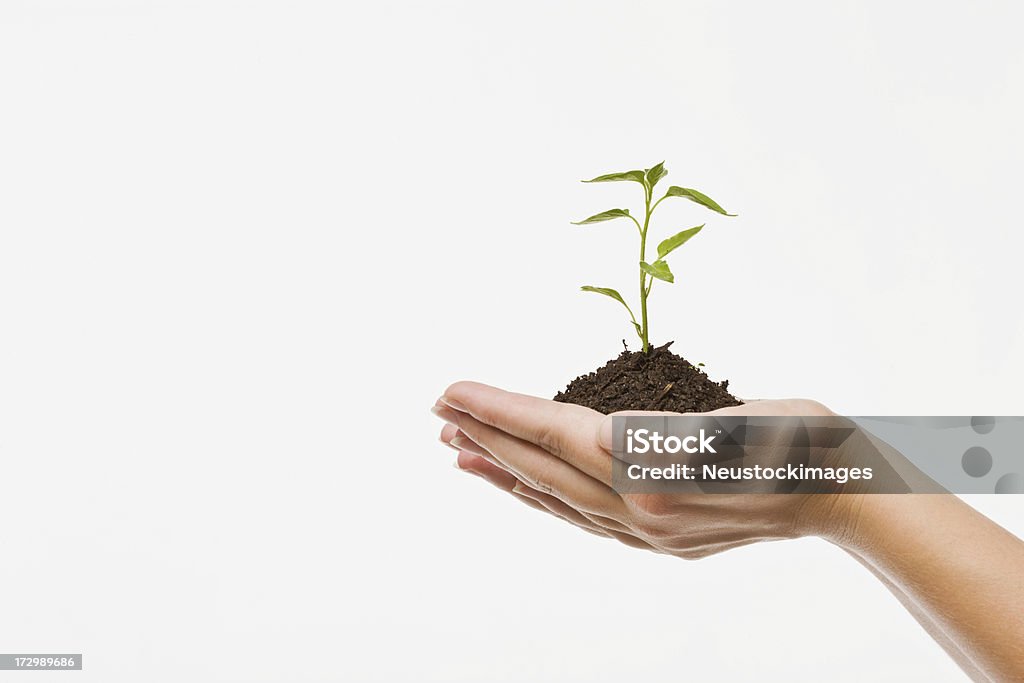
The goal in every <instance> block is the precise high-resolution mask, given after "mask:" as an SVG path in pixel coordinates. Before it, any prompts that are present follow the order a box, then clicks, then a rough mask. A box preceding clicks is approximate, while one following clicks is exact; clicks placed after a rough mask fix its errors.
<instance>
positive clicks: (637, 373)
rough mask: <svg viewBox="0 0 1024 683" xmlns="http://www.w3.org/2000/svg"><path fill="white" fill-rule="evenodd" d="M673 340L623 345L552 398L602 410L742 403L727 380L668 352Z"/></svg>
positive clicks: (700, 408)
mask: <svg viewBox="0 0 1024 683" xmlns="http://www.w3.org/2000/svg"><path fill="white" fill-rule="evenodd" d="M671 345H672V342H669V343H668V344H665V345H664V346H659V347H657V348H650V349H649V350H648V351H647V353H644V352H642V351H630V350H629V349H626V350H625V351H623V352H622V353H621V354H619V357H618V358H616V359H615V360H612V361H609V362H608V363H607V364H605V365H604V367H602V368H599V369H597V370H595V371H594V372H591V373H590V374H587V375H580V376H579V377H577V378H576V379H574V380H573V381H572V382H570V383H569V386H567V387H566V388H565V391H561V392H559V393H558V395H557V396H555V400H556V401H561V402H562V403H576V404H578V405H581V406H586V407H587V408H593V409H594V410H597V411H600V412H602V413H605V414H608V413H614V412H615V411H617V410H665V411H670V412H676V413H703V412H707V411H709V410H717V409H718V408H725V407H728V406H738V405H743V401H740V400H739V399H737V398H736V397H735V396H733V395H732V394H730V393H729V381H728V380H726V381H724V382H712V381H711V379H710V378H709V377H708V376H707V375H706V374H704V372H703V371H702V370H700V369H699V368H697V367H694V366H693V365H692V364H691V363H690V362H689V361H687V360H686V359H685V358H683V357H681V356H677V355H676V354H674V353H672V352H671V351H669V350H668V347H669V346H671Z"/></svg>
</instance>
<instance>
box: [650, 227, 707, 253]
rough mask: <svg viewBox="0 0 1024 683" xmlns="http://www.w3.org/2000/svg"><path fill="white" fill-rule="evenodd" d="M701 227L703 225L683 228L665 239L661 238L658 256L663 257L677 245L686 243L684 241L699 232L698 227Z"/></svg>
mask: <svg viewBox="0 0 1024 683" xmlns="http://www.w3.org/2000/svg"><path fill="white" fill-rule="evenodd" d="M703 227H704V226H703V225H698V226H697V227H696V228H690V229H689V230H683V231H682V232H679V233H676V234H675V235H672V236H671V237H669V238H668V239H667V240H662V241H661V244H659V245H658V258H660V259H663V258H665V257H666V256H668V255H669V254H671V253H672V251H674V250H675V249H677V248H678V247H681V246H683V245H684V244H686V241H687V240H688V239H690V238H691V237H693V236H694V235H696V234H697V233H698V232H700V229H701V228H703Z"/></svg>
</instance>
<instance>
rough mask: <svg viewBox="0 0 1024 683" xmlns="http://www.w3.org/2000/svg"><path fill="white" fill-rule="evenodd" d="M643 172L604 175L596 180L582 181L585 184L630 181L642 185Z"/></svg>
mask: <svg viewBox="0 0 1024 683" xmlns="http://www.w3.org/2000/svg"><path fill="white" fill-rule="evenodd" d="M644 177H645V176H644V172H643V171H626V172H625V173H606V174H605V175H599V176H597V177H596V178H591V179H590V180H584V181H583V182H585V183H617V182H620V181H623V180H632V181H633V182H635V183H640V184H641V185H643V182H644Z"/></svg>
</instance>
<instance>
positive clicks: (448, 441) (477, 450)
mask: <svg viewBox="0 0 1024 683" xmlns="http://www.w3.org/2000/svg"><path fill="white" fill-rule="evenodd" d="M440 439H441V443H443V444H444V445H446V446H448V447H449V448H452V449H454V450H456V451H468V452H469V453H472V454H473V455H479V456H480V457H481V458H485V459H487V460H490V461H491V462H494V456H493V455H491V454H490V453H488V452H487V450H486V449H485V448H483V447H481V446H480V445H479V444H477V443H476V442H475V441H473V440H472V439H470V438H469V437H468V436H466V435H465V434H463V433H462V432H460V431H459V428H458V427H456V426H455V425H453V424H451V423H446V424H445V426H444V427H442V428H441V437H440Z"/></svg>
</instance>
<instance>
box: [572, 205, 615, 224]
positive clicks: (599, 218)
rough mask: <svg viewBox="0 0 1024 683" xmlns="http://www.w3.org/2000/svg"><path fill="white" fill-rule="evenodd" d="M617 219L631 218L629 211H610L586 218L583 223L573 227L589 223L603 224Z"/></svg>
mask: <svg viewBox="0 0 1024 683" xmlns="http://www.w3.org/2000/svg"><path fill="white" fill-rule="evenodd" d="M615 218H629V209H608V210H607V211H602V212H601V213H596V214H594V215H593V216H591V217H590V218H584V219H583V220H581V221H577V222H575V223H573V225H586V224H587V223H602V222H604V221H610V220H613V219H615Z"/></svg>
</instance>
